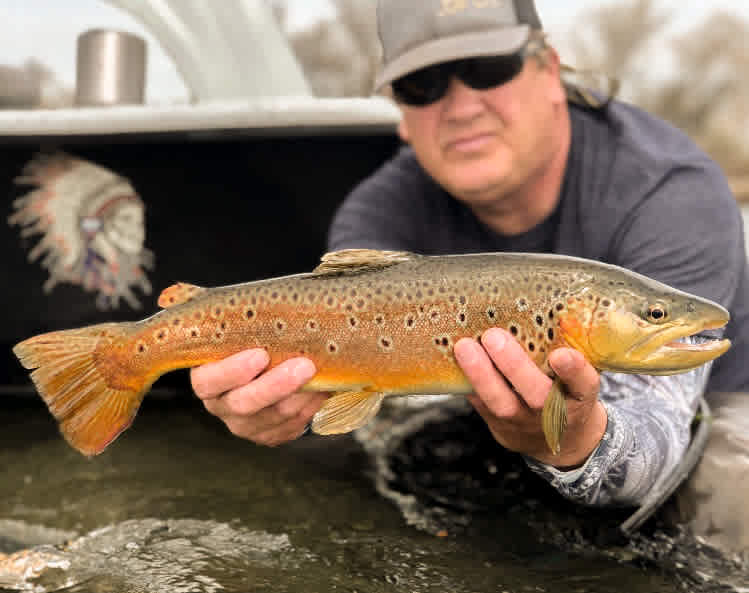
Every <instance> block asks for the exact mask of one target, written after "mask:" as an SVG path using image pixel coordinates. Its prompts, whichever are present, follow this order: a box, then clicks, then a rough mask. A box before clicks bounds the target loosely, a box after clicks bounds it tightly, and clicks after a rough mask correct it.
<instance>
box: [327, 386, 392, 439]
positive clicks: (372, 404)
mask: <svg viewBox="0 0 749 593" xmlns="http://www.w3.org/2000/svg"><path fill="white" fill-rule="evenodd" d="M384 398H385V394H384V393H373V392H371V391H344V392H341V393H336V394H335V395H332V396H331V397H329V398H328V399H327V400H325V403H324V404H323V405H322V408H320V409H319V410H318V411H317V414H315V417H314V418H313V419H312V431H313V432H316V433H317V434H342V433H344V432H351V431H352V430H354V429H357V428H359V427H360V426H364V425H365V424H366V423H367V422H369V421H370V420H371V419H372V418H374V416H375V415H376V414H377V412H378V411H379V410H380V405H381V404H382V400H383V399H384Z"/></svg>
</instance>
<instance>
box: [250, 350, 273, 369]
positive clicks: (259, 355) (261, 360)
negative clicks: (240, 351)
mask: <svg viewBox="0 0 749 593" xmlns="http://www.w3.org/2000/svg"><path fill="white" fill-rule="evenodd" d="M268 362H269V359H268V353H267V352H266V351H265V350H253V351H252V354H250V356H249V357H248V358H247V364H248V365H249V366H253V367H254V366H259V367H264V366H265V365H267V364H268Z"/></svg>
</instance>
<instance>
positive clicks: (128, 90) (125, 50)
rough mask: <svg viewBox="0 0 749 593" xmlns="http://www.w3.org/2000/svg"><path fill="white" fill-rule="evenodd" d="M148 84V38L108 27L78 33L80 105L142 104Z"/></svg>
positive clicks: (76, 102)
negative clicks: (107, 28) (146, 39)
mask: <svg viewBox="0 0 749 593" xmlns="http://www.w3.org/2000/svg"><path fill="white" fill-rule="evenodd" d="M145 88H146V42H145V40H143V39H142V38H141V37H138V36H137V35H134V34H132V33H125V32H123V31H113V30H106V29H91V30H89V31H86V32H84V33H81V34H80V35H79V36H78V45H77V54H76V81H75V90H76V95H75V104H76V105H77V106H81V107H84V106H85V107H89V106H108V105H127V104H142V103H143V102H144V97H145Z"/></svg>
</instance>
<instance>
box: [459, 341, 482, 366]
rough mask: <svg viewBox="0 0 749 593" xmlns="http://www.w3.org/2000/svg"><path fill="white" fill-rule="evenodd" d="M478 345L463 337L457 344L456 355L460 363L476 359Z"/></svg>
mask: <svg viewBox="0 0 749 593" xmlns="http://www.w3.org/2000/svg"><path fill="white" fill-rule="evenodd" d="M476 346H477V344H476V343H474V342H473V341H472V340H468V339H463V340H459V341H458V343H457V344H455V356H456V358H457V359H458V362H460V364H464V365H467V364H471V363H473V361H475V360H476Z"/></svg>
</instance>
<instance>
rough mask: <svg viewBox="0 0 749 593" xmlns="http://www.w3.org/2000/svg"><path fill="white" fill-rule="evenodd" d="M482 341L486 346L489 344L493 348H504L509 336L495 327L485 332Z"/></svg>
mask: <svg viewBox="0 0 749 593" xmlns="http://www.w3.org/2000/svg"><path fill="white" fill-rule="evenodd" d="M481 343H482V344H484V345H485V346H489V348H491V349H492V350H502V349H503V348H504V347H505V344H506V343H507V337H506V336H505V334H504V332H501V331H499V330H498V329H493V330H489V331H488V332H486V334H484V337H483V338H482V339H481Z"/></svg>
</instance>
